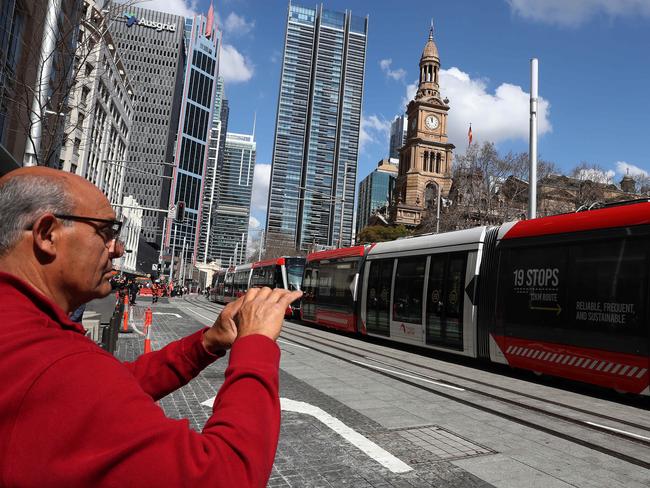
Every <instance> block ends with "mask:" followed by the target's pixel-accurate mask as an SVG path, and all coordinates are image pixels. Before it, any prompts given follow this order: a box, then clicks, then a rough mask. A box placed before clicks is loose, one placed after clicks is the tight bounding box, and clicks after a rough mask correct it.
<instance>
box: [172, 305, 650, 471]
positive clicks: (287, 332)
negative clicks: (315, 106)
mask: <svg viewBox="0 0 650 488" xmlns="http://www.w3.org/2000/svg"><path fill="white" fill-rule="evenodd" d="M184 301H185V302H186V303H188V304H189V305H192V306H198V307H200V308H203V309H205V310H209V311H211V312H219V311H220V310H221V308H222V307H221V306H220V305H217V304H212V303H204V302H199V301H195V300H188V299H184ZM296 325H298V324H296ZM283 336H284V337H285V338H287V339H290V340H291V341H292V342H294V343H296V344H298V345H299V346H302V347H308V348H310V349H312V350H315V351H317V352H319V353H321V354H324V355H326V356H329V357H332V358H335V359H337V360H340V361H344V362H347V363H349V364H351V365H354V366H357V367H360V368H363V369H366V370H369V371H372V372H373V373H375V374H379V375H382V376H384V377H388V378H391V379H393V380H396V381H399V382H401V383H403V384H407V385H409V386H412V387H414V388H417V389H420V390H424V391H427V392H429V393H431V394H434V395H437V396H441V397H443V398H446V399H449V400H451V401H454V402H457V403H460V404H462V405H465V406H468V407H471V408H474V409H478V410H481V411H483V412H486V413H489V414H492V415H495V416H497V417H500V418H503V419H506V420H508V421H511V422H514V423H517V424H520V425H523V426H525V427H529V428H531V429H535V430H538V431H541V432H544V433H546V434H549V435H552V436H554V437H557V438H560V439H563V440H566V441H568V442H572V443H575V444H577V445H581V446H583V447H587V448H589V449H593V450H595V451H598V452H601V453H603V454H606V455H608V456H612V457H615V458H617V459H620V460H623V461H626V462H629V463H631V464H634V465H637V466H641V467H644V468H646V469H650V462H649V461H647V460H645V459H639V458H637V457H635V456H633V455H631V454H627V453H623V452H620V451H616V450H614V449H610V448H608V447H605V446H604V444H605V443H596V442H592V441H589V440H585V439H583V438H581V437H578V436H577V435H573V434H570V433H567V432H565V431H562V430H559V429H558V428H556V427H550V426H547V425H542V424H540V423H538V422H534V421H532V420H528V419H525V418H522V417H520V416H517V415H515V414H514V413H508V412H505V411H503V410H500V409H498V408H495V407H494V406H488V405H485V404H482V403H481V402H477V401H476V400H475V399H468V398H463V397H461V396H459V394H464V392H468V393H470V394H474V395H478V396H480V397H482V398H483V399H489V400H493V401H495V402H498V403H502V404H506V405H509V406H510V407H514V408H515V409H522V410H524V411H528V412H533V413H535V414H539V415H542V416H544V417H546V418H548V419H552V420H555V421H560V422H565V423H569V424H572V425H574V426H576V427H579V428H582V429H587V430H589V431H593V432H597V433H599V434H605V435H608V436H614V437H617V438H620V439H624V440H625V441H627V442H630V443H633V444H635V445H642V446H645V447H650V437H645V436H641V435H637V434H634V433H627V432H624V431H619V430H618V429H614V430H612V429H611V428H607V427H606V426H600V425H598V424H594V423H592V422H588V421H585V420H582V419H577V418H575V417H572V416H569V415H565V414H561V413H557V412H553V411H550V410H548V409H545V408H543V407H539V406H534V405H530V404H528V403H525V402H522V401H517V400H513V399H511V398H504V397H503V396H500V395H497V394H495V393H488V392H486V391H484V390H481V389H479V388H476V387H471V386H467V385H465V384H461V383H454V382H450V381H447V380H444V379H442V380H441V379H438V378H433V377H430V376H428V375H427V374H423V373H421V372H418V371H413V370H409V369H405V368H404V367H403V366H401V365H395V364H393V363H391V362H389V361H381V360H379V361H378V360H377V359H375V358H373V357H372V356H379V357H383V358H385V359H389V360H393V361H394V358H393V357H391V356H389V355H387V354H383V353H381V352H377V351H373V350H369V349H366V348H359V347H358V346H352V345H348V344H345V343H343V342H341V341H336V340H331V339H329V338H328V339H327V340H325V339H324V338H322V337H318V336H315V335H314V334H309V333H306V332H303V331H297V330H292V329H289V328H287V327H285V328H284V329H283ZM287 336H288V337H287ZM304 341H308V342H304ZM314 343H315V344H318V345H319V346H322V347H314ZM323 348H327V350H326V349H323ZM332 351H336V352H332ZM337 352H338V353H337ZM341 353H342V354H346V355H348V356H353V357H355V356H356V357H357V358H359V359H362V360H365V361H374V362H378V363H380V364H384V365H386V366H389V367H391V368H393V369H399V370H402V371H404V372H407V373H408V374H409V375H410V378H409V379H407V378H405V377H404V375H403V374H402V375H400V374H399V372H395V371H390V370H388V369H386V368H377V367H374V366H372V365H368V364H365V363H363V362H360V361H357V360H354V359H350V358H349V357H345V356H342V355H341ZM366 354H369V355H370V356H366ZM398 361H400V363H402V364H408V365H410V366H415V367H417V368H420V369H423V370H427V371H429V372H434V373H440V374H443V375H445V376H450V377H456V378H457V379H458V380H462V381H466V382H469V383H474V384H476V385H480V386H484V387H489V388H491V389H493V390H499V391H502V392H504V393H508V394H515V395H519V396H521V397H524V398H527V399H529V400H534V401H538V402H540V403H543V404H546V405H553V406H556V407H561V408H564V409H566V410H568V411H573V412H574V413H579V414H583V415H588V416H589V417H592V418H599V419H602V420H604V421H610V422H616V423H618V424H621V425H628V426H630V427H633V428H635V429H638V430H641V431H645V432H650V428H648V427H646V426H641V425H638V424H635V423H632V422H629V421H626V420H624V419H618V418H615V417H611V416H608V415H604V414H600V413H598V412H593V411H587V410H585V409H581V408H579V407H572V406H567V405H566V404H563V403H560V402H555V401H553V400H549V399H545V398H542V397H537V396H535V395H531V394H526V393H520V392H517V391H515V390H512V389H509V388H505V387H501V386H496V385H492V384H489V383H487V382H482V381H480V380H475V379H472V378H467V377H464V376H462V375H457V374H453V373H449V372H447V371H442V370H438V369H436V368H432V367H428V366H423V365H420V364H417V363H414V362H411V361H408V360H403V359H399V360H398ZM434 380H435V381H434ZM423 382H428V383H441V384H442V385H440V386H449V387H453V388H456V389H463V390H464V392H460V393H448V392H446V391H441V388H440V386H439V387H437V388H436V387H432V386H428V385H426V384H422V383H423Z"/></svg>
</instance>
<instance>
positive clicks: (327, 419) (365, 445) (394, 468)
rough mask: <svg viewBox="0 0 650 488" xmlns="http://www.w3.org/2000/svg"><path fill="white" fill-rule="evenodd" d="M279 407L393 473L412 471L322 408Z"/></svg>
mask: <svg viewBox="0 0 650 488" xmlns="http://www.w3.org/2000/svg"><path fill="white" fill-rule="evenodd" d="M215 398H216V397H212V398H209V399H207V400H206V401H204V402H202V403H201V405H205V406H206V407H212V405H213V404H214V399H215ZM280 406H281V408H282V410H284V411H286V412H297V413H304V414H307V415H311V416H312V417H316V418H317V419H318V420H320V421H321V422H322V423H323V424H325V425H326V426H327V427H329V428H330V429H332V430H333V431H334V432H336V433H337V434H339V435H340V436H341V437H343V438H344V439H345V440H347V441H348V442H349V443H350V444H352V445H353V446H355V447H356V448H357V449H359V450H360V451H363V452H364V453H366V455H368V456H369V457H371V458H372V459H374V460H375V461H377V462H378V463H379V464H381V465H382V466H384V467H385V468H387V469H389V470H390V471H391V472H393V473H407V472H408V471H412V470H413V468H412V467H411V466H409V465H408V464H406V463H405V462H404V461H402V460H400V459H398V458H396V457H395V456H393V455H392V454H391V453H390V452H388V451H386V450H385V449H382V448H381V447H379V446H378V445H377V444H375V443H374V442H372V441H371V440H370V439H368V438H367V437H364V436H363V435H361V434H359V433H358V432H357V431H356V430H354V429H352V428H350V427H348V426H347V425H345V424H344V423H343V422H341V421H340V420H339V419H337V418H336V417H333V416H331V415H330V414H329V413H327V412H325V411H324V410H323V409H322V408H319V407H317V406H315V405H311V404H309V403H305V402H298V401H296V400H290V399H289V398H280Z"/></svg>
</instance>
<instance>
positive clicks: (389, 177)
mask: <svg viewBox="0 0 650 488" xmlns="http://www.w3.org/2000/svg"><path fill="white" fill-rule="evenodd" d="M393 161H395V160H393V159H382V160H381V161H379V163H378V164H377V169H375V170H374V171H373V172H372V173H370V174H369V175H368V176H366V177H365V178H364V179H363V181H362V182H361V183H359V199H358V201H357V227H356V229H357V232H356V233H357V235H358V234H359V232H361V230H362V229H363V228H364V227H365V226H367V225H369V224H368V219H370V216H371V215H373V214H374V213H375V212H377V211H378V210H382V209H383V213H384V214H386V216H387V215H388V207H389V206H390V201H391V198H392V196H393V190H394V189H395V180H396V178H397V172H398V170H399V166H398V165H397V164H396V163H393Z"/></svg>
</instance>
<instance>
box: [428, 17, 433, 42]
mask: <svg viewBox="0 0 650 488" xmlns="http://www.w3.org/2000/svg"><path fill="white" fill-rule="evenodd" d="M429 40H430V41H433V17H432V18H431V27H430V28H429Z"/></svg>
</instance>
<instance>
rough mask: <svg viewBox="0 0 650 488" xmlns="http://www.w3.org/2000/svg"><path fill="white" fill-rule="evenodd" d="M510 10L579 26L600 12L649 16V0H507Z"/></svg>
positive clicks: (626, 15)
mask: <svg viewBox="0 0 650 488" xmlns="http://www.w3.org/2000/svg"><path fill="white" fill-rule="evenodd" d="M507 1H508V4H509V5H510V9H511V10H512V11H513V12H514V13H515V14H517V15H519V16H521V17H523V18H524V19H529V20H537V21H540V22H545V23H548V24H558V25H562V26H569V27H573V26H578V25H580V24H582V23H584V22H587V21H588V20H590V19H592V18H593V17H595V16H597V15H606V16H608V17H632V16H637V15H640V16H645V17H647V16H650V2H648V0H507Z"/></svg>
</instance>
